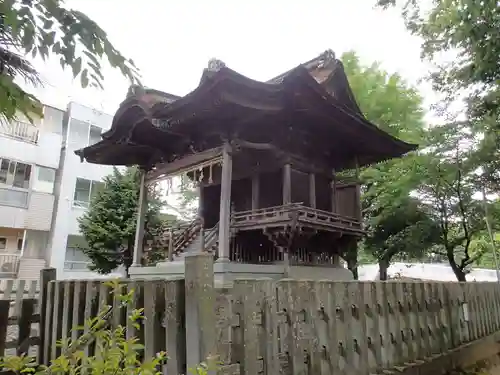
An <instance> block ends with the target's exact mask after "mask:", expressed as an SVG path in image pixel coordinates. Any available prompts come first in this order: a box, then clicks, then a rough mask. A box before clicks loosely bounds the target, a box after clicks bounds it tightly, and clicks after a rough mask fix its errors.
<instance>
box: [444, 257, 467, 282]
mask: <svg viewBox="0 0 500 375" xmlns="http://www.w3.org/2000/svg"><path fill="white" fill-rule="evenodd" d="M454 250H455V249H446V255H447V258H448V263H450V267H451V269H452V270H453V273H454V274H455V277H456V278H457V280H458V281H459V282H466V281H467V279H466V278H465V272H464V270H463V269H461V268H460V267H459V266H458V265H457V262H456V261H455V257H454Z"/></svg>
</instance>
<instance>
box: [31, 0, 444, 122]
mask: <svg viewBox="0 0 500 375" xmlns="http://www.w3.org/2000/svg"><path fill="white" fill-rule="evenodd" d="M374 3H375V1H374V0H373V1H372V0H348V1H346V0H308V1H299V0H289V1H284V0H253V1H241V0H240V1H229V0H211V1H202V0H182V1H179V0H177V1H172V0H141V1H138V0H67V1H66V4H67V6H69V7H71V8H75V9H78V10H80V11H83V12H84V13H86V14H87V15H88V16H90V17H91V18H92V19H94V20H95V21H96V22H97V23H98V24H99V25H100V26H101V27H102V28H103V29H104V30H105V31H106V32H107V33H108V37H109V39H110V41H111V42H112V43H114V45H115V47H117V48H118V49H119V50H120V51H121V52H122V53H123V54H124V55H125V56H126V57H129V58H132V59H133V60H134V62H135V63H136V65H137V66H138V68H139V69H140V72H141V75H142V83H143V84H144V85H145V86H147V87H151V88H154V89H158V90H162V91H166V92H169V93H172V94H176V95H185V94H187V93H188V92H190V91H191V90H193V89H194V88H195V87H196V86H197V84H198V82H199V79H200V77H201V73H202V70H203V69H204V68H205V67H206V66H207V64H208V61H209V60H210V59H211V58H217V59H220V60H222V61H223V62H224V63H225V64H226V66H228V67H229V68H231V69H233V70H236V71H238V72H240V73H242V74H244V75H246V76H248V77H251V78H253V79H257V80H266V79H269V78H272V77H273V76H276V75H278V74H280V73H282V72H284V71H287V70H289V69H291V68H293V67H294V66H297V65H298V64H300V63H302V62H305V61H307V60H310V59H312V58H314V57H316V56H318V55H319V54H320V53H322V52H324V51H325V50H327V49H332V50H333V51H334V52H335V53H336V54H337V56H340V55H341V54H342V53H343V52H346V51H349V50H354V51H356V52H357V53H358V55H359V56H360V58H361V61H362V62H364V63H367V64H371V63H372V62H374V61H378V62H380V63H381V65H382V67H383V68H384V69H385V70H387V71H388V72H389V73H399V74H400V75H401V76H402V77H404V78H405V79H406V80H407V81H408V82H410V83H412V84H415V85H418V88H419V89H420V92H421V93H422V95H423V96H424V99H425V106H426V107H428V105H430V104H431V103H432V102H433V101H434V100H435V95H434V94H433V92H432V91H431V90H430V88H429V87H428V85H424V84H418V81H419V79H420V78H421V77H423V76H425V75H426V74H427V72H428V70H429V66H428V65H427V64H426V63H425V62H423V61H421V59H420V40H419V39H418V38H417V37H414V36H411V35H410V34H409V33H408V32H407V31H406V29H405V26H404V23H403V19H402V18H401V16H400V13H399V10H386V11H383V10H381V9H375V8H374V6H373V4H374ZM34 64H35V66H36V67H37V68H38V69H39V71H40V72H41V74H42V78H43V79H44V80H45V82H46V84H45V87H44V88H43V89H37V90H36V93H37V94H38V95H39V97H40V99H41V100H42V101H43V102H45V103H46V104H49V105H53V106H56V107H59V108H65V107H66V105H67V103H68V101H70V100H72V101H77V102H80V103H82V104H85V105H88V106H92V107H95V108H97V109H101V110H104V111H105V112H108V113H110V114H113V113H114V112H115V111H116V109H117V107H118V105H119V103H120V102H121V101H122V100H123V99H124V98H125V94H126V91H127V88H128V82H127V81H126V79H124V78H123V77H122V76H120V73H119V72H117V71H113V70H111V69H110V68H106V69H105V71H104V75H105V78H106V81H105V89H104V90H103V91H98V90H94V89H82V88H81V87H80V81H79V80H73V79H72V76H71V73H70V72H69V71H66V72H62V69H61V67H60V65H59V61H58V60H56V61H48V62H42V61H40V60H36V61H35V62H34Z"/></svg>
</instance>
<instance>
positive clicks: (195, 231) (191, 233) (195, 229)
mask: <svg viewBox="0 0 500 375" xmlns="http://www.w3.org/2000/svg"><path fill="white" fill-rule="evenodd" d="M201 228H202V222H201V220H200V219H199V218H196V219H194V220H193V221H191V222H190V223H189V224H188V225H187V227H186V228H184V230H183V231H182V232H181V233H180V234H178V235H175V236H174V238H173V241H172V243H173V245H172V247H173V252H174V254H179V253H182V252H183V251H184V249H185V248H186V247H188V246H189V244H191V242H193V240H194V239H195V238H196V236H197V235H199V233H200V230H201Z"/></svg>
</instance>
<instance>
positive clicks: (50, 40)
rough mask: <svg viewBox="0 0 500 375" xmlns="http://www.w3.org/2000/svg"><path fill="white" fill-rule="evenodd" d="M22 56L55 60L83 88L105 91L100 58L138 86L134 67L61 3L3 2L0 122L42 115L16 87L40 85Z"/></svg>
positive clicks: (52, 0)
mask: <svg viewBox="0 0 500 375" xmlns="http://www.w3.org/2000/svg"><path fill="white" fill-rule="evenodd" d="M26 55H30V56H31V57H33V58H34V57H36V56H40V57H41V58H42V59H43V60H46V59H47V58H49V57H51V58H58V59H59V62H60V64H61V67H62V68H63V69H64V68H70V69H71V70H72V73H73V76H74V77H75V78H79V79H80V82H81V85H82V87H84V88H85V87H87V86H88V85H90V86H94V87H98V88H102V87H103V86H102V83H103V81H104V76H103V74H102V66H101V63H102V59H103V58H107V61H108V62H109V64H110V65H111V67H113V68H117V69H119V70H120V71H121V73H122V74H123V75H124V76H125V77H127V78H128V79H129V81H130V82H131V83H138V78H139V75H138V71H137V69H136V67H135V65H134V62H133V61H132V60H129V59H126V58H125V57H124V56H123V55H122V54H121V53H120V51H118V50H117V49H116V48H115V47H114V45H113V44H112V43H111V42H110V41H109V40H108V37H107V35H106V32H105V31H104V30H103V29H102V28H100V27H99V25H97V23H95V22H94V21H93V20H91V19H90V18H89V17H88V16H86V15H85V14H83V13H82V12H79V11H77V10H72V9H68V8H67V7H66V6H65V3H64V0H30V1H24V0H1V1H0V119H1V118H4V119H7V120H11V119H13V118H15V116H16V115H17V114H18V113H22V114H24V115H25V116H26V117H28V118H29V119H31V118H32V117H33V115H35V116H36V115H38V116H41V114H42V107H41V104H40V102H39V101H38V100H37V98H36V97H35V96H33V95H31V94H29V93H27V92H26V91H25V90H24V88H23V87H21V86H20V85H19V83H18V82H16V79H19V78H20V79H22V80H24V81H25V82H27V83H30V84H31V85H34V86H38V85H41V84H42V80H41V79H40V77H39V74H38V72H37V71H36V69H35V68H34V67H33V66H32V65H31V63H30V62H29V61H28V59H27V58H26V57H25V56H26Z"/></svg>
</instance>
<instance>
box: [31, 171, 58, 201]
mask: <svg viewBox="0 0 500 375" xmlns="http://www.w3.org/2000/svg"><path fill="white" fill-rule="evenodd" d="M55 180H56V170H55V169H53V168H46V167H40V166H37V167H36V178H35V179H34V181H33V190H35V191H39V192H42V193H49V194H52V193H53V192H54V183H55Z"/></svg>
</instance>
